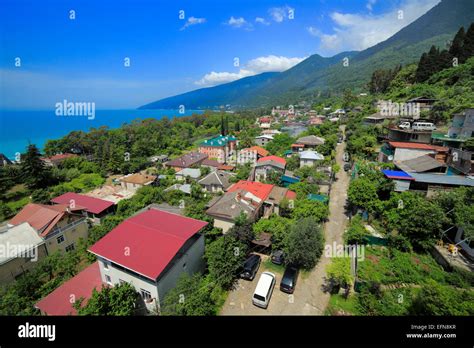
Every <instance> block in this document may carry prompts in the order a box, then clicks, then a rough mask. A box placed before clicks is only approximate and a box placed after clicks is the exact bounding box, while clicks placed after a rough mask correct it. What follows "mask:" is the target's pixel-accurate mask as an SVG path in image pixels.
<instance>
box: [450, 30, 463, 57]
mask: <svg viewBox="0 0 474 348" xmlns="http://www.w3.org/2000/svg"><path fill="white" fill-rule="evenodd" d="M465 37H466V32H465V31H464V27H461V29H459V30H458V32H457V34H456V36H455V37H454V39H453V42H452V44H451V47H450V48H449V53H450V54H451V55H452V56H453V57H454V58H458V60H459V63H464V61H463V60H462V55H463V54H462V49H463V45H464V38H465Z"/></svg>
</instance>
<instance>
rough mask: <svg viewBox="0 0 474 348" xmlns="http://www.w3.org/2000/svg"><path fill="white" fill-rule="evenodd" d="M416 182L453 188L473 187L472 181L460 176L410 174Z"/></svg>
mask: <svg viewBox="0 0 474 348" xmlns="http://www.w3.org/2000/svg"><path fill="white" fill-rule="evenodd" d="M410 175H411V176H412V177H413V178H414V179H415V181H417V182H424V183H428V184H440V185H454V186H474V179H471V178H470V177H467V176H461V175H444V174H425V173H410Z"/></svg>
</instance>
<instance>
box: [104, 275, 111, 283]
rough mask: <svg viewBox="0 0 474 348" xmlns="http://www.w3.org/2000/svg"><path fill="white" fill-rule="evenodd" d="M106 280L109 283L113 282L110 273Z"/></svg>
mask: <svg viewBox="0 0 474 348" xmlns="http://www.w3.org/2000/svg"><path fill="white" fill-rule="evenodd" d="M105 281H106V282H107V283H109V284H112V279H111V278H110V276H108V275H105Z"/></svg>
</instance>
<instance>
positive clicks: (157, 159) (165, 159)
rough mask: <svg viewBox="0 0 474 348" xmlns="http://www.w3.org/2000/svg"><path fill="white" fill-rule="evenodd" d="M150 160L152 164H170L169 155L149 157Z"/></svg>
mask: <svg viewBox="0 0 474 348" xmlns="http://www.w3.org/2000/svg"><path fill="white" fill-rule="evenodd" d="M148 160H149V161H150V162H152V163H165V162H168V160H169V158H168V156H167V155H157V156H151V157H149V158H148Z"/></svg>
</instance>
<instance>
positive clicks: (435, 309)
mask: <svg viewBox="0 0 474 348" xmlns="http://www.w3.org/2000/svg"><path fill="white" fill-rule="evenodd" d="M409 312H410V313H409V314H411V315H423V316H426V315H455V316H459V315H470V316H472V315H474V291H472V290H470V289H469V290H459V289H456V288H452V287H449V286H443V285H440V284H438V283H437V282H435V281H434V280H429V281H428V282H427V284H426V285H424V286H423V287H422V289H421V291H420V292H419V293H418V295H417V296H416V298H415V299H414V301H413V303H412V305H411V306H410V308H409Z"/></svg>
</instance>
